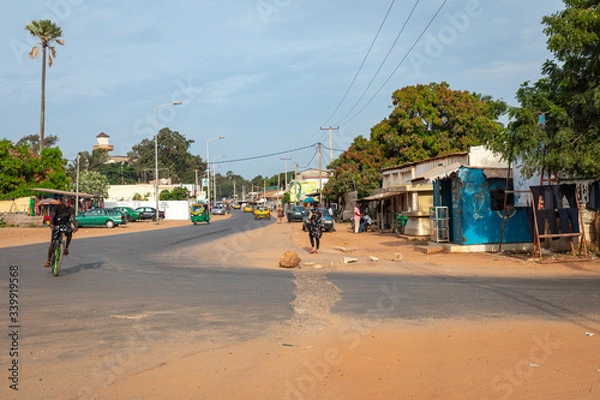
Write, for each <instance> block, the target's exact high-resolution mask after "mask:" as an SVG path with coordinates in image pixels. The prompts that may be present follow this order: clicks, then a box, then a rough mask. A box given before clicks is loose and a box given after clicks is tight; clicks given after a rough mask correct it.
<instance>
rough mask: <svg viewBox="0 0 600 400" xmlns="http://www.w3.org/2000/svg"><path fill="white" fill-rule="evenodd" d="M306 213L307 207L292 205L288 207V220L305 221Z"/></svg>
mask: <svg viewBox="0 0 600 400" xmlns="http://www.w3.org/2000/svg"><path fill="white" fill-rule="evenodd" d="M304 214H306V209H305V208H304V207H302V206H292V207H291V208H290V209H288V212H287V214H286V215H287V221H288V222H302V221H304Z"/></svg>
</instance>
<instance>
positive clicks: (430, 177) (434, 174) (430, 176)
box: [411, 163, 462, 183]
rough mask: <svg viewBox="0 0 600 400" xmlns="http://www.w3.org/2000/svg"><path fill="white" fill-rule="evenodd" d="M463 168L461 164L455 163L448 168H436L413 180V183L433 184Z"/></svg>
mask: <svg viewBox="0 0 600 400" xmlns="http://www.w3.org/2000/svg"><path fill="white" fill-rule="evenodd" d="M460 167H462V164H460V163H454V164H450V165H446V166H440V167H435V168H433V169H430V170H429V171H427V172H424V173H422V174H421V175H419V176H417V177H416V178H414V179H411V182H413V183H415V182H418V181H427V182H432V181H435V180H438V179H441V178H447V177H448V176H450V174H452V173H454V172H456V171H458V169H459V168H460Z"/></svg>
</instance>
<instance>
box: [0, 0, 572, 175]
mask: <svg viewBox="0 0 600 400" xmlns="http://www.w3.org/2000/svg"><path fill="white" fill-rule="evenodd" d="M415 3H416V1H414V0H396V1H395V3H394V5H393V7H392V8H391V11H390V12H389V15H388V17H387V20H386V22H385V24H384V26H383V28H382V30H381V33H380V34H379V36H378V38H377V41H376V42H375V44H374V46H373V48H372V50H371V52H370V54H369V57H368V58H367V59H366V62H365V63H364V66H363V67H362V70H361V72H360V74H359V75H358V76H357V78H356V81H355V82H354V84H353V86H352V87H351V89H350V91H349V92H348V95H347V97H346V98H345V100H344V101H343V102H342V104H341V106H340V107H339V110H338V111H337V113H335V115H333V117H332V118H330V116H331V115H332V113H333V112H334V110H335V109H336V107H337V106H338V104H339V103H340V101H341V99H342V97H343V96H344V94H345V93H346V91H347V90H348V88H349V87H350V84H351V82H352V80H353V78H354V76H355V74H356V72H357V70H358V68H359V66H360V65H361V62H362V61H363V59H364V57H365V54H366V53H367V51H368V49H369V47H370V45H371V43H372V41H373V39H374V37H375V34H376V33H377V30H378V28H379V26H380V24H381V22H382V21H383V18H384V15H385V14H386V12H387V10H388V9H389V7H390V4H391V0H376V1H368V2H367V1H358V0H346V1H341V0H330V1H323V0H321V1H317V0H244V1H242V0H204V1H192V0H179V1H177V0H172V1H141V0H129V1H116V0H104V1H85V0H27V1H20V2H16V1H11V2H4V3H3V6H2V16H1V17H0V19H1V21H2V23H1V24H0V36H1V37H2V38H4V41H3V45H2V50H1V51H0V116H1V117H2V118H1V119H2V127H3V131H2V132H1V133H0V137H6V138H8V139H11V140H14V141H16V140H18V139H19V138H21V137H23V136H25V135H29V134H34V133H35V134H37V133H38V132H39V108H40V78H41V61H40V59H37V60H31V59H29V58H28V56H27V53H28V51H29V49H30V48H31V46H32V45H33V44H34V42H33V41H32V39H31V38H30V36H29V33H28V32H27V31H26V30H25V29H24V26H25V24H27V23H28V22H30V21H31V20H37V19H51V20H53V21H54V22H56V23H57V24H58V25H60V26H61V27H62V29H63V39H64V40H65V41H66V46H64V47H62V46H57V52H58V54H57V58H56V60H55V63H54V65H53V66H52V68H49V69H48V75H47V79H48V81H47V88H46V92H47V97H46V133H47V134H54V135H57V136H59V137H60V141H59V143H58V144H59V146H60V147H61V149H63V152H64V155H65V157H66V158H68V159H73V158H75V157H76V154H77V152H78V151H84V150H87V151H91V148H92V146H93V145H94V144H95V142H96V135H97V134H98V133H100V132H106V133H107V134H108V135H110V143H111V144H113V145H114V146H115V150H114V151H113V153H112V154H114V155H125V154H126V153H127V151H129V150H130V149H131V146H132V145H134V144H136V143H139V142H140V141H141V140H142V139H144V138H151V137H152V135H153V131H154V129H153V119H154V110H155V107H156V106H158V105H162V104H165V103H169V102H172V101H182V102H183V104H182V105H181V106H177V107H165V108H160V109H159V110H158V112H157V117H158V128H159V129H160V128H162V127H164V126H168V127H169V128H171V129H172V130H175V131H179V132H180V133H182V134H184V135H185V136H186V137H187V138H189V139H193V140H194V141H195V143H194V144H193V145H192V148H191V152H192V153H193V154H198V155H200V156H201V157H202V158H203V159H204V158H205V148H206V140H207V139H209V138H212V137H215V136H219V135H223V136H225V137H226V138H225V139H223V140H215V141H211V142H210V158H211V159H213V158H216V157H218V156H221V155H225V156H226V158H223V159H220V160H219V161H232V160H237V159H242V158H247V157H254V156H260V155H266V154H272V153H278V152H283V151H286V150H293V149H299V148H303V147H306V146H309V145H312V144H314V143H317V142H321V143H323V144H324V145H325V146H329V134H328V132H327V131H322V130H320V129H319V128H320V127H322V126H337V125H340V130H339V131H334V133H333V148H335V149H341V150H344V149H347V148H348V146H349V145H350V143H351V142H352V140H353V139H354V138H355V137H356V136H358V135H363V136H366V137H368V136H369V133H370V128H371V127H372V126H373V125H375V124H377V123H378V122H379V121H381V120H382V119H383V118H385V117H387V116H388V115H389V113H390V108H389V107H390V105H391V99H390V98H391V93H392V92H393V91H394V90H396V89H399V88H402V87H404V86H408V85H415V84H418V83H423V84H427V83H429V82H440V81H446V82H448V83H449V84H450V87H451V88H452V89H457V90H469V91H474V92H478V93H483V94H486V95H490V96H492V97H493V98H502V99H504V100H506V101H507V102H508V103H510V104H514V103H515V101H514V94H515V92H516V90H517V89H518V87H519V85H520V84H521V83H522V82H524V81H527V80H531V81H535V80H537V79H538V78H539V77H540V67H541V65H542V63H543V62H544V61H545V60H546V59H547V58H550V54H549V53H548V51H547V50H546V36H545V35H544V34H543V32H542V29H543V26H542V25H541V19H542V17H543V16H544V15H549V14H552V13H554V12H556V11H559V10H561V9H563V8H564V5H563V3H562V1H559V0H528V1H522V0H447V1H446V2H445V4H444V0H421V1H419V2H418V4H417V6H416V8H415V9H414V12H413V13H412V16H411V17H410V19H408V23H407V24H406V28H405V29H404V30H403V31H402V34H401V35H400V37H399V39H398V41H397V44H396V45H395V46H394V47H393V48H392V49H391V51H390V48H391V46H392V43H393V42H394V40H395V39H396V37H397V35H398V33H399V32H400V30H401V28H402V26H403V24H404V23H405V21H406V20H407V18H408V16H409V13H410V12H411V10H412V9H413V7H414V5H415ZM442 5H443V7H442V8H441V11H439V13H438V14H437V17H436V18H434V19H433V22H431V24H430V25H429V27H428V28H426V27H427V25H428V23H430V21H432V18H433V16H434V14H435V13H436V12H437V11H438V10H439V9H440V7H441V6H442ZM421 35H422V36H421ZM419 36H421V38H420V40H418V41H417V39H418V38H419ZM415 43H416V44H415ZM411 47H412V50H411ZM409 50H410V51H409ZM388 52H389V56H388V58H387V61H386V62H385V63H384V64H383V65H382V66H381V64H382V61H383V59H384V57H385V56H386V54H387V53H388ZM403 60H404V61H403ZM380 66H381V68H380ZM378 68H380V72H379V74H378V75H377V76H376V77H375V79H374V80H373V83H372V85H371V86H370V88H368V89H367V90H366V91H365V89H366V88H367V85H368V84H369V82H370V81H371V80H372V79H373V77H374V75H375V73H376V71H377V69H378ZM394 71H395V72H394ZM386 81H387V83H386ZM363 93H365V94H364V96H363V99H362V100H361V101H360V102H359V103H358V105H357V106H356V107H355V109H354V110H353V111H350V110H351V109H352V107H353V106H354V105H355V104H356V103H357V101H358V99H359V98H360V96H361V94H363ZM369 100H370V102H369V103H368V104H367V105H366V106H365V104H366V103H367V101H369ZM359 110H362V111H360V113H358V111H359ZM357 113H358V114H357ZM346 115H348V116H347V117H346V118H344V117H345V116H346ZM315 151H316V150H315V148H306V149H303V150H300V151H294V152H290V153H286V154H280V155H276V156H272V157H265V158H257V159H254V160H252V161H238V162H229V163H226V164H222V165H220V166H219V167H218V171H219V172H221V173H224V172H226V171H227V170H232V171H233V172H235V173H238V174H240V175H242V176H244V177H245V178H248V179H250V178H252V177H254V176H256V175H259V174H260V175H263V176H264V175H268V176H271V175H274V174H276V173H279V172H283V169H284V161H282V160H281V158H282V157H286V158H290V159H291V160H290V161H288V170H293V166H294V163H298V165H299V168H300V169H305V168H308V167H317V157H315ZM336 155H339V151H335V152H334V157H335V156H336ZM328 162H329V151H328V150H324V158H323V163H324V165H326V164H327V163H328Z"/></svg>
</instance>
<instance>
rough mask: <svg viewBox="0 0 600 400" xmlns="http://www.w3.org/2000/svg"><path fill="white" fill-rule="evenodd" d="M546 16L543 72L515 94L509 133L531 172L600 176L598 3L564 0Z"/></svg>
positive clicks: (514, 148)
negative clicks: (547, 52)
mask: <svg viewBox="0 0 600 400" xmlns="http://www.w3.org/2000/svg"><path fill="white" fill-rule="evenodd" d="M564 3H565V9H564V10H562V11H560V12H557V13H554V14H552V15H550V16H546V17H544V18H543V20H542V22H543V24H544V25H545V28H544V33H545V34H546V35H547V36H548V40H547V45H548V49H549V50H550V51H551V52H552V54H553V55H554V59H553V60H547V61H546V62H545V63H544V64H543V66H542V73H543V74H544V76H543V77H542V78H541V79H540V80H538V81H537V82H535V83H533V84H531V83H529V82H525V83H524V84H523V85H521V88H520V89H519V91H518V92H517V99H518V100H519V102H520V104H521V108H517V109H514V110H512V116H513V121H512V122H511V124H509V128H510V129H509V132H508V133H507V134H506V135H507V136H509V137H510V138H512V139H513V141H514V142H515V143H516V145H515V146H513V147H512V149H511V150H512V151H513V152H514V153H515V154H516V155H518V156H521V157H522V158H523V160H524V164H525V172H528V174H529V175H531V174H533V173H534V172H536V171H537V172H540V171H544V172H545V173H549V174H553V175H555V176H559V177H560V176H570V177H588V178H597V177H599V176H600V163H599V162H598V160H600V145H599V143H600V46H599V45H598V44H599V43H600V9H599V8H598V7H599V3H600V1H598V0H595V1H591V0H564Z"/></svg>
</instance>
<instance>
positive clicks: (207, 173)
mask: <svg viewBox="0 0 600 400" xmlns="http://www.w3.org/2000/svg"><path fill="white" fill-rule="evenodd" d="M217 139H225V136H215V137H213V138H210V139H206V177H207V178H208V186H207V187H206V190H207V191H206V199H207V200H208V204H210V156H209V153H208V143H209V142H212V141H213V140H217Z"/></svg>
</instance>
